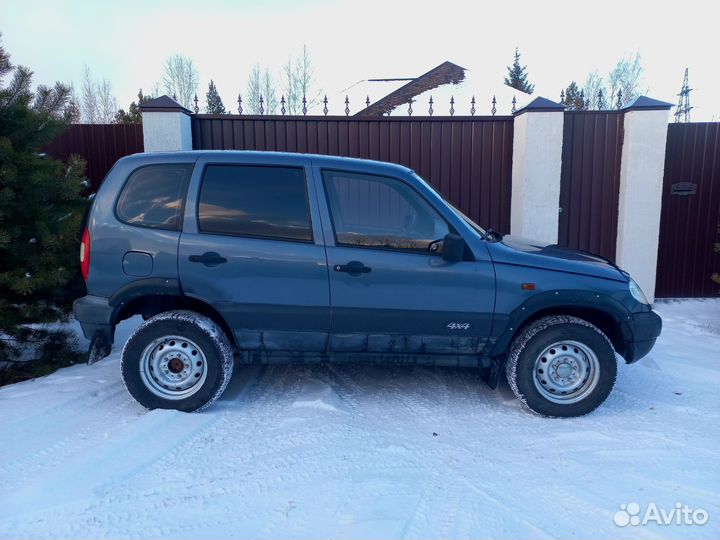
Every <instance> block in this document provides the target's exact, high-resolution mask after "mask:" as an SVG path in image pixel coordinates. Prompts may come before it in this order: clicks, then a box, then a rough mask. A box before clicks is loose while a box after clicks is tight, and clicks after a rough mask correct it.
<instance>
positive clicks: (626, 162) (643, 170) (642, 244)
mask: <svg viewBox="0 0 720 540" xmlns="http://www.w3.org/2000/svg"><path fill="white" fill-rule="evenodd" d="M670 107H672V104H671V103H666V102H664V101H658V100H656V99H651V98H648V97H645V96H640V97H639V98H637V99H635V101H633V102H632V103H629V104H628V105H626V106H625V107H623V110H624V111H625V118H624V135H623V147H622V162H621V163H620V197H619V204H618V231H617V244H616V253H615V261H616V262H617V264H618V266H619V267H620V268H622V269H623V270H626V271H627V272H629V273H630V275H631V276H632V277H633V279H635V281H637V282H638V284H639V285H640V287H641V288H642V290H643V292H644V293H645V296H647V297H648V300H649V301H650V302H652V301H653V300H654V299H655V272H656V269H657V254H658V237H659V234H660V208H661V205H662V186H663V172H664V168H665V143H666V141H667V130H668V111H669V110H670Z"/></svg>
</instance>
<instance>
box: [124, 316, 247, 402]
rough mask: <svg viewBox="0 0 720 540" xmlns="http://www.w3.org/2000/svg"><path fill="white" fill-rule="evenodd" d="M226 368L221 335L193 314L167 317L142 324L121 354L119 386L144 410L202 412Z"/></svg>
mask: <svg viewBox="0 0 720 540" xmlns="http://www.w3.org/2000/svg"><path fill="white" fill-rule="evenodd" d="M232 368H233V354H232V348H231V346H230V343H229V341H228V338H227V336H226V335H225V333H224V332H223V331H222V329H221V328H220V327H218V325H216V324H215V323H214V322H213V321H212V320H211V319H209V318H208V317H205V316H204V315H200V314H199V313H195V312H193V311H184V310H177V311H168V312H165V313H161V314H159V315H156V316H154V317H152V318H150V319H148V320H147V321H145V322H144V323H143V324H141V325H140V326H139V327H138V328H137V330H135V332H134V333H133V335H132V336H130V339H128V341H127V343H126V344H125V347H124V348H123V352H122V376H123V380H124V381H125V386H126V387H127V389H128V391H129V392H130V394H131V395H132V396H133V397H134V398H135V399H136V400H137V401H138V402H139V403H140V404H141V405H143V406H145V407H147V408H148V409H177V410H180V411H186V412H192V411H200V410H202V409H205V408H206V407H208V406H209V405H211V404H212V403H213V402H214V401H215V400H216V399H217V398H218V397H220V395H221V394H222V392H223V390H224V389H225V387H226V386H227V384H228V382H229V381H230V377H231V375H232Z"/></svg>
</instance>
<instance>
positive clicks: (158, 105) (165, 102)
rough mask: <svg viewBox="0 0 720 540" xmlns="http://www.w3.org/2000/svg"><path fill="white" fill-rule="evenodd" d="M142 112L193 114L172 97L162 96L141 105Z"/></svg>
mask: <svg viewBox="0 0 720 540" xmlns="http://www.w3.org/2000/svg"><path fill="white" fill-rule="evenodd" d="M140 112H183V113H185V114H192V112H191V111H190V110H188V109H186V108H185V107H183V106H182V105H180V104H179V103H178V102H177V101H175V100H174V99H173V98H171V97H170V96H160V97H159V98H155V99H151V100H150V101H146V102H145V103H142V104H140Z"/></svg>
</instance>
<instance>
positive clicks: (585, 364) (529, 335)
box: [505, 315, 617, 417]
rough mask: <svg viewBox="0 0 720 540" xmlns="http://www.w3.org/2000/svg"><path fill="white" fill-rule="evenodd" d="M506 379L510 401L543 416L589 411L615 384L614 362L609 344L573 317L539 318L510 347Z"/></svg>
mask: <svg viewBox="0 0 720 540" xmlns="http://www.w3.org/2000/svg"><path fill="white" fill-rule="evenodd" d="M505 374H506V376H507V380H508V383H509V384H510V387H511V388H512V390H513V392H514V393H515V395H516V396H517V397H518V398H519V399H520V401H522V403H523V404H524V405H525V406H526V407H528V408H529V409H531V410H532V411H534V412H536V413H538V414H541V415H543V416H563V417H569V416H582V415H584V414H588V413H589V412H592V411H594V410H595V409H596V408H597V407H599V406H600V405H601V404H602V403H603V402H604V401H605V399H606V398H607V397H608V395H609V394H610V392H611V391H612V388H613V386H614V384H615V377H616V375H617V362H616V360H615V349H614V348H613V346H612V344H611V343H610V340H609V339H608V338H607V336H605V334H603V332H602V331H601V330H600V329H599V328H597V327H596V326H594V325H592V324H590V323H589V322H587V321H585V320H583V319H579V318H577V317H570V316H565V315H558V316H551V317H544V318H542V319H538V320H537V321H535V322H533V323H531V324H530V325H529V326H527V327H526V328H525V329H524V330H523V331H522V332H521V333H520V335H518V336H517V337H516V338H515V340H514V341H513V343H512V344H511V346H510V352H509V354H508V359H507V364H506V366H505Z"/></svg>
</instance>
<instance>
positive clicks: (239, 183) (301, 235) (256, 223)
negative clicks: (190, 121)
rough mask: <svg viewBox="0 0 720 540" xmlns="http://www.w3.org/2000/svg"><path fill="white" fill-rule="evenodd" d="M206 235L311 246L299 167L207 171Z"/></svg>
mask: <svg viewBox="0 0 720 540" xmlns="http://www.w3.org/2000/svg"><path fill="white" fill-rule="evenodd" d="M198 219H199V229H200V232H203V233H213V234H226V235H232V236H251V237H259V238H273V239H278V240H295V241H304V242H310V241H312V228H311V225H310V207H309V204H308V196H307V187H306V183H305V172H304V170H303V169H302V168H300V167H274V166H258V165H208V166H207V168H206V169H205V174H204V176H203V181H202V186H201V188H200V201H199V207H198Z"/></svg>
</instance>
